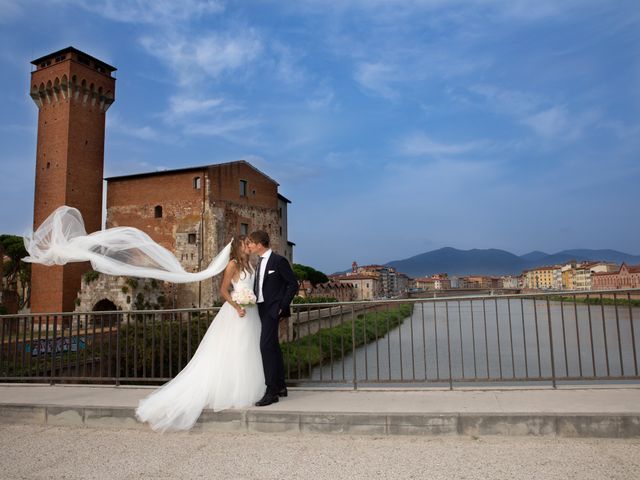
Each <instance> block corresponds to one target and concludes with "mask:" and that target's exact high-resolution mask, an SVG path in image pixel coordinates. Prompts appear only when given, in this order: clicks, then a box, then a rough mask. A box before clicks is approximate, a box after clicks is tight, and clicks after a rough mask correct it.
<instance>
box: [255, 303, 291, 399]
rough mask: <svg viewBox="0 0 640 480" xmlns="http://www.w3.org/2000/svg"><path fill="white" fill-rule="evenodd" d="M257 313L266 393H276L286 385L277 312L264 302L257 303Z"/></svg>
mask: <svg viewBox="0 0 640 480" xmlns="http://www.w3.org/2000/svg"><path fill="white" fill-rule="evenodd" d="M258 313H259V314H260V321H261V323H262V330H261V332H260V353H261V354H262V367H263V369H264V379H265V383H266V384H267V393H271V394H277V393H278V392H279V391H280V390H281V389H283V388H284V387H285V386H286V383H285V380H284V361H283V359H282V350H281V349H280V341H279V339H278V326H279V319H278V315H277V314H278V312H277V310H276V311H274V309H273V308H271V309H269V308H268V307H267V306H266V305H265V304H264V303H258Z"/></svg>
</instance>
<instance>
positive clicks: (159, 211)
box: [153, 205, 162, 218]
mask: <svg viewBox="0 0 640 480" xmlns="http://www.w3.org/2000/svg"><path fill="white" fill-rule="evenodd" d="M153 211H154V216H155V217H156V218H162V207H161V206H160V205H156V208H154V210H153Z"/></svg>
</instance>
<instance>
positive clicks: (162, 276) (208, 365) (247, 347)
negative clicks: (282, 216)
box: [23, 206, 266, 431]
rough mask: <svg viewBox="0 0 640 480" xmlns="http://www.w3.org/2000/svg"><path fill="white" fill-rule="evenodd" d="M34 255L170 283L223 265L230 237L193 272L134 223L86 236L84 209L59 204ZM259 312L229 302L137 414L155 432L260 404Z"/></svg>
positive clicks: (31, 244)
mask: <svg viewBox="0 0 640 480" xmlns="http://www.w3.org/2000/svg"><path fill="white" fill-rule="evenodd" d="M25 247H26V249H27V251H28V252H29V256H28V257H25V258H24V259H23V260H24V261H26V262H32V263H39V264H42V265H65V264H67V263H70V262H87V261H88V262H91V266H92V267H93V269H94V270H96V271H99V272H102V273H106V274H108V275H125V276H133V277H144V278H156V279H158V280H164V281H168V282H176V283H184V282H196V281H201V280H204V279H206V278H210V277H213V276H214V275H217V274H219V273H221V272H222V271H224V269H225V268H226V266H227V265H228V263H229V259H230V252H231V242H230V243H229V244H227V245H226V246H225V247H224V248H223V249H222V250H221V251H220V253H219V254H218V255H216V257H215V258H214V259H213V260H212V261H211V263H210V264H209V266H208V267H207V268H206V269H204V270H202V271H200V272H187V271H185V270H184V268H183V267H182V265H181V264H180V262H179V261H178V260H177V259H176V258H175V256H174V255H173V253H171V252H170V251H169V250H167V249H166V248H164V247H162V246H161V245H158V244H157V243H156V242H154V241H153V239H152V238H151V237H149V236H148V235H147V234H146V233H144V232H142V231H141V230H138V229H136V228H132V227H116V228H108V229H106V230H100V231H97V232H94V233H91V234H87V232H86V231H85V228H84V221H83V219H82V215H81V214H80V212H79V211H78V210H77V209H75V208H72V207H68V206H61V207H59V208H57V209H56V210H55V211H54V212H53V213H52V214H51V215H50V216H49V217H48V218H47V219H46V220H45V221H44V222H43V223H42V225H40V227H38V229H37V230H36V231H35V232H33V234H32V235H26V236H25ZM253 277H254V276H253V275H252V274H247V273H244V272H243V273H241V274H240V279H239V280H238V281H235V282H232V286H233V289H234V291H238V292H240V291H243V290H244V289H249V290H253ZM260 330H261V324H260V316H259V315H258V308H257V307H256V306H255V305H253V306H249V307H247V308H246V315H245V316H244V317H240V316H239V315H238V313H237V311H236V310H235V309H234V308H233V307H232V306H231V305H229V304H228V303H225V304H224V305H223V306H222V307H221V308H220V311H219V312H218V314H217V315H216V317H215V318H214V320H213V322H212V323H211V325H210V326H209V328H208V329H207V332H206V333H205V335H204V337H203V338H202V341H201V342H200V345H199V346H198V349H197V350H196V352H195V353H194V355H193V357H192V358H191V360H190V361H189V363H188V364H187V366H186V367H185V368H184V369H183V370H182V371H181V372H180V373H179V374H178V375H177V376H176V377H175V378H174V379H172V380H171V381H170V382H168V383H166V384H165V385H163V386H162V387H160V388H159V389H158V390H156V391H155V392H153V393H152V394H151V395H149V396H148V397H147V398H145V399H143V400H141V401H140V404H139V406H138V408H137V410H136V416H137V418H138V419H139V420H140V421H143V422H149V424H150V425H151V427H152V428H153V429H154V430H158V431H165V430H186V429H189V428H191V427H192V426H193V425H194V424H195V422H196V421H197V420H198V417H199V416H200V413H201V412H202V410H203V409H204V408H207V407H208V408H211V409H213V410H223V409H227V408H242V407H247V406H250V405H253V404H254V403H255V402H256V401H257V400H259V399H260V398H261V397H262V396H263V394H264V392H265V390H266V386H265V379H264V371H263V369H262V357H261V355H260Z"/></svg>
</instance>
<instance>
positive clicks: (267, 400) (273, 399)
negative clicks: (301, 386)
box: [256, 393, 278, 407]
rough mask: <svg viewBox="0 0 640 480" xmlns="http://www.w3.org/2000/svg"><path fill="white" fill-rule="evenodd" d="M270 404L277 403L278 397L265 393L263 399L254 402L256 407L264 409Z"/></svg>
mask: <svg viewBox="0 0 640 480" xmlns="http://www.w3.org/2000/svg"><path fill="white" fill-rule="evenodd" d="M272 403H278V395H277V394H273V393H265V394H264V397H262V398H261V399H260V400H258V401H257V402H256V407H266V406H267V405H271V404H272Z"/></svg>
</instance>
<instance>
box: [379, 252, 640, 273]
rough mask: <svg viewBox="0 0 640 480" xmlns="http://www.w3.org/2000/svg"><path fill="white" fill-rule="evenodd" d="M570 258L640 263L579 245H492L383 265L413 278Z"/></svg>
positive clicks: (510, 269)
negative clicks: (519, 248) (547, 248)
mask: <svg viewBox="0 0 640 480" xmlns="http://www.w3.org/2000/svg"><path fill="white" fill-rule="evenodd" d="M570 260H576V261H584V260H602V261H607V262H615V263H622V262H626V263H627V264H630V265H636V264H640V255H630V254H628V253H623V252H618V251H616V250H588V249H578V250H563V251H562V252H558V253H554V254H548V253H545V252H539V251H533V252H529V253H527V254H525V255H521V256H518V255H514V254H513V253H510V252H507V251H505V250H497V249H493V248H491V249H473V250H458V249H456V248H451V247H445V248H440V249H438V250H433V251H431V252H426V253H421V254H420V255H415V256H413V257H410V258H406V259H404V260H394V261H392V262H389V263H387V264H386V265H389V266H390V267H394V268H395V269H396V270H398V271H399V272H403V273H406V274H407V275H409V276H410V277H414V278H415V277H424V276H429V275H432V274H434V273H441V272H446V273H448V274H449V275H450V276H453V275H456V276H459V275H519V274H520V273H521V272H522V270H526V269H529V268H533V267H538V266H543V265H555V264H559V263H566V262H568V261H570Z"/></svg>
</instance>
